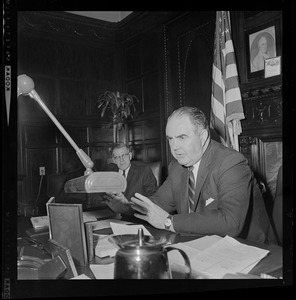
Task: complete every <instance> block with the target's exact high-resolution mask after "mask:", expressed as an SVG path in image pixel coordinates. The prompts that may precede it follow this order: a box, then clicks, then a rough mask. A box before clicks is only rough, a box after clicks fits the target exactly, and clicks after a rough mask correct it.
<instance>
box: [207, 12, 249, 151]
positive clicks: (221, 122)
mask: <svg viewBox="0 0 296 300" xmlns="http://www.w3.org/2000/svg"><path fill="white" fill-rule="evenodd" d="M230 29H231V27H230V14H229V11H217V12H216V29H215V44H214V62H213V72H212V76H213V82H212V97H211V122H210V125H211V128H212V129H214V131H215V132H216V133H217V134H218V136H219V139H220V142H221V143H223V144H224V145H226V146H227V147H230V148H233V149H235V150H237V151H239V144H238V135H239V134H240V133H241V132H242V129H241V123H240V120H242V119H244V118H245V115H244V111H243V105H242V97H241V92H240V88H239V81H238V73H237V67H236V62H235V53H234V48H233V43H232V40H231V31H230Z"/></svg>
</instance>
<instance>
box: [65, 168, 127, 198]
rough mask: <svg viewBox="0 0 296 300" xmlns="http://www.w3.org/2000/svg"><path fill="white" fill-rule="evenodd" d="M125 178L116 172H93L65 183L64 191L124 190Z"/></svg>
mask: <svg viewBox="0 0 296 300" xmlns="http://www.w3.org/2000/svg"><path fill="white" fill-rule="evenodd" d="M125 189H126V179H125V178H124V177H123V175H121V174H119V173H118V172H94V173H92V174H90V175H84V176H81V177H78V178H74V179H71V180H69V181H67V182H66V183H65V186H64V190H65V192H66V193H104V192H124V191H125Z"/></svg>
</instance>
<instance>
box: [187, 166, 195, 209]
mask: <svg viewBox="0 0 296 300" xmlns="http://www.w3.org/2000/svg"><path fill="white" fill-rule="evenodd" d="M188 173H189V180H188V203H189V212H193V207H194V194H195V180H194V174H193V166H191V167H188Z"/></svg>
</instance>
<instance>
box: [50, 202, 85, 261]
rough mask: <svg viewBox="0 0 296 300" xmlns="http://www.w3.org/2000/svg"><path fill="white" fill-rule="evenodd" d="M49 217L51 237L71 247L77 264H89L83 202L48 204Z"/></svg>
mask: <svg viewBox="0 0 296 300" xmlns="http://www.w3.org/2000/svg"><path fill="white" fill-rule="evenodd" d="M46 208H47V215H48V217H49V238H50V239H53V240H55V241H56V242H57V243H60V244H61V245H63V246H64V247H66V248H69V249H70V251H71V254H72V257H73V261H74V263H75V264H77V265H80V266H86V265H87V264H88V258H87V246H86V238H85V229H84V223H83V212H82V204H68V203H54V199H52V198H51V199H50V201H48V202H47V204H46Z"/></svg>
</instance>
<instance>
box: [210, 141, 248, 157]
mask: <svg viewBox="0 0 296 300" xmlns="http://www.w3.org/2000/svg"><path fill="white" fill-rule="evenodd" d="M210 151H211V155H212V156H213V159H214V158H216V159H218V160H220V159H221V157H227V156H232V157H238V158H241V159H244V158H245V157H244V155H243V154H242V153H241V152H238V151H236V150H234V149H231V148H228V147H226V146H224V145H222V144H221V143H219V142H217V141H215V140H211V143H210Z"/></svg>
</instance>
